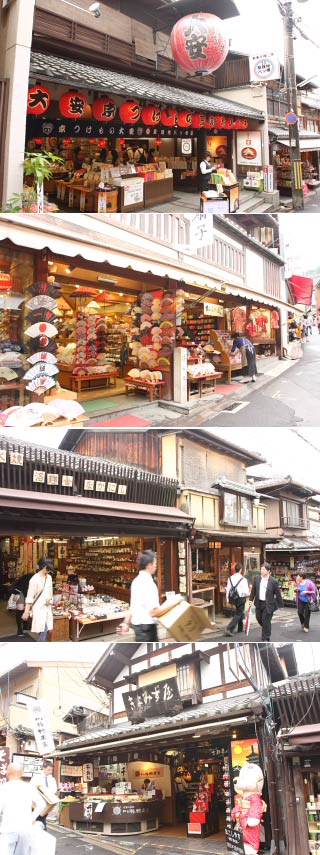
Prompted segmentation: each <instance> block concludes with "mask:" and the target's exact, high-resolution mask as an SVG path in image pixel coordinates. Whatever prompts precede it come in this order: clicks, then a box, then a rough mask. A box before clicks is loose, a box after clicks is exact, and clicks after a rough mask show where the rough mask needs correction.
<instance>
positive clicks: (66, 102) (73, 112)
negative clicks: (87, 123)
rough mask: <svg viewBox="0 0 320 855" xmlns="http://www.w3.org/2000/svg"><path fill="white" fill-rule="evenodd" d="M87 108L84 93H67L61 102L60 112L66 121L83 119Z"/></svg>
mask: <svg viewBox="0 0 320 855" xmlns="http://www.w3.org/2000/svg"><path fill="white" fill-rule="evenodd" d="M86 106H87V99H86V96H85V95H83V94H82V92H65V93H64V95H62V96H61V98H60V101H59V110H60V113H61V115H62V116H65V118H66V119H83V117H84V113H85V108H86Z"/></svg>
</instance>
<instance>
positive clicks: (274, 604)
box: [250, 562, 283, 641]
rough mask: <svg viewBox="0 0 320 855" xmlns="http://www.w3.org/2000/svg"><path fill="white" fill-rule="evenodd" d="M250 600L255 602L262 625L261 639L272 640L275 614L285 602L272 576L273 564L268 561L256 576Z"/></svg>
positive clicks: (259, 621) (258, 618) (258, 619)
mask: <svg viewBox="0 0 320 855" xmlns="http://www.w3.org/2000/svg"><path fill="white" fill-rule="evenodd" d="M250 600H251V602H252V601H253V602H254V604H255V607H256V618H257V621H258V623H259V624H260V626H261V627H262V635H261V641H270V639H271V621H272V618H273V614H274V612H275V611H276V609H281V608H282V606H283V603H282V597H281V591H280V588H279V585H278V582H277V580H276V579H274V578H273V576H271V566H270V564H267V563H266V562H265V563H264V564H263V565H262V567H261V576H260V577H259V576H256V578H255V580H254V582H253V585H252V591H251V594H250Z"/></svg>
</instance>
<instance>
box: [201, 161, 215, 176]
mask: <svg viewBox="0 0 320 855" xmlns="http://www.w3.org/2000/svg"><path fill="white" fill-rule="evenodd" d="M213 170H214V166H211V164H210V163H209V161H208V160H202V161H201V163H200V172H202V175H209V173H210V172H213Z"/></svg>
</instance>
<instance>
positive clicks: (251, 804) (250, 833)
mask: <svg viewBox="0 0 320 855" xmlns="http://www.w3.org/2000/svg"><path fill="white" fill-rule="evenodd" d="M264 805H265V803H264V802H263V800H262V798H261V796H260V795H259V794H258V793H250V795H249V794H247V793H244V794H243V796H242V795H238V796H236V798H235V807H234V808H233V810H232V813H231V816H232V819H233V821H235V820H236V819H237V817H238V818H239V821H240V825H241V828H242V831H243V840H244V843H247V844H248V846H252V849H254V850H256V852H258V851H259V849H260V824H259V825H255V826H254V827H253V828H252V827H251V826H250V825H248V819H259V820H260V822H261V819H262V815H263V812H264Z"/></svg>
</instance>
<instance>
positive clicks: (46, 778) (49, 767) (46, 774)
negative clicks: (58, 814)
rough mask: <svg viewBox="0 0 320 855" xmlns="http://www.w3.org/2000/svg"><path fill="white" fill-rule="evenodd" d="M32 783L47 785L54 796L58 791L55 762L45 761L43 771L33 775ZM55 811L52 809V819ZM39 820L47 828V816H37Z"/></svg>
mask: <svg viewBox="0 0 320 855" xmlns="http://www.w3.org/2000/svg"><path fill="white" fill-rule="evenodd" d="M32 783H33V784H34V785H35V786H36V787H45V789H46V790H49V792H50V793H52V794H53V795H54V796H55V795H56V794H57V792H58V786H57V782H56V779H55V778H54V776H53V763H51V761H50V760H48V761H45V762H44V765H43V770H42V772H36V773H35V774H34V775H33V777H32ZM53 812H54V811H51V819H52V818H53ZM37 820H38V821H39V822H42V825H43V827H44V829H46V828H47V817H46V816H40V815H39V816H37Z"/></svg>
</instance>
